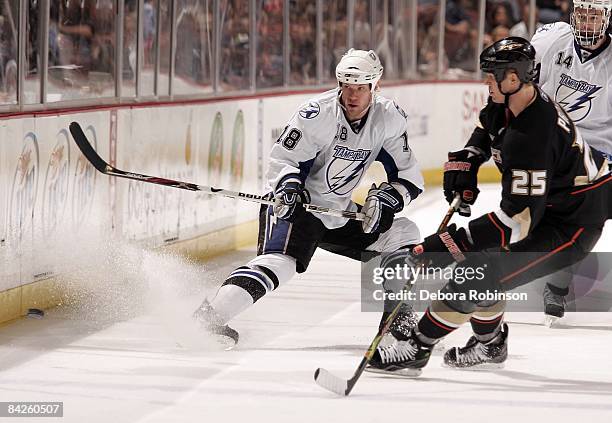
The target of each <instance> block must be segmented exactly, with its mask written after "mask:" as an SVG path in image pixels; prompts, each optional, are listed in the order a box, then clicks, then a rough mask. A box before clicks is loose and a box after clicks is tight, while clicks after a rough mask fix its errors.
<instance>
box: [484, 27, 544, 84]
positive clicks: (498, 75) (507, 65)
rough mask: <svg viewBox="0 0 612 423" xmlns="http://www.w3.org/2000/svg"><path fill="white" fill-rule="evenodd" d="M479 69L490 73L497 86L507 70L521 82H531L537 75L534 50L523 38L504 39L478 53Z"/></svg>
mask: <svg viewBox="0 0 612 423" xmlns="http://www.w3.org/2000/svg"><path fill="white" fill-rule="evenodd" d="M480 69H481V70H482V71H483V72H485V73H492V74H493V75H494V76H495V80H496V81H497V83H498V84H499V83H501V81H503V80H504V77H505V76H506V71H507V70H508V69H512V70H514V71H516V73H517V75H518V77H519V79H520V81H521V82H523V83H527V82H531V81H532V80H533V79H534V78H535V77H536V74H537V71H536V68H535V49H534V48H533V46H532V45H531V43H530V42H529V41H527V40H526V39H524V38H521V37H507V38H504V39H503V40H499V41H497V42H496V43H493V44H492V45H490V46H489V47H487V48H485V49H484V50H483V51H482V53H480Z"/></svg>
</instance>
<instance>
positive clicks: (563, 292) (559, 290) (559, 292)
mask: <svg viewBox="0 0 612 423" xmlns="http://www.w3.org/2000/svg"><path fill="white" fill-rule="evenodd" d="M546 286H547V287H548V289H550V292H552V293H553V294H555V295H560V296H562V297H565V296H567V294H569V287H567V288H559V287H558V286H554V285H552V284H549V283H547V284H546Z"/></svg>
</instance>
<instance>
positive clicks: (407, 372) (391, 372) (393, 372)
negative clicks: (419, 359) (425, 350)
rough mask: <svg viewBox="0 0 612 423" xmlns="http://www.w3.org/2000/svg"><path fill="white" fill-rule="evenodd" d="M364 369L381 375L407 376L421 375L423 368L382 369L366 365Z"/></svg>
mask: <svg viewBox="0 0 612 423" xmlns="http://www.w3.org/2000/svg"><path fill="white" fill-rule="evenodd" d="M365 371H366V372H368V373H378V374H381V375H387V376H399V377H407V378H413V377H419V376H421V373H423V369H409V368H406V369H399V370H383V369H377V368H376V367H372V366H368V367H366V368H365Z"/></svg>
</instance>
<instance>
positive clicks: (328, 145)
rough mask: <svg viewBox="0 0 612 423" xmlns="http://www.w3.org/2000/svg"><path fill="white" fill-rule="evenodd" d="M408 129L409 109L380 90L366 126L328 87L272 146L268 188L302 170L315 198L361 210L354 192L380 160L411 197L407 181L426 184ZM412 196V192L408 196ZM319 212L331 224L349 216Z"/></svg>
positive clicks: (420, 186)
mask: <svg viewBox="0 0 612 423" xmlns="http://www.w3.org/2000/svg"><path fill="white" fill-rule="evenodd" d="M406 130H407V122H406V114H405V113H404V111H403V110H402V109H401V108H399V107H398V106H397V105H396V104H395V103H394V102H393V101H391V100H388V99H386V98H384V97H381V96H380V95H377V96H376V97H375V100H374V102H373V104H372V105H371V106H370V109H369V111H368V114H367V118H366V119H365V123H363V126H361V127H360V128H359V129H358V130H354V129H353V127H352V126H351V125H350V124H349V122H348V121H347V120H346V117H345V116H344V112H343V109H342V107H341V106H340V102H339V89H333V90H330V91H326V92H324V93H322V94H321V95H319V96H317V97H315V98H313V99H311V100H310V101H308V102H307V103H305V104H304V105H302V106H301V107H300V109H299V110H298V112H296V113H295V115H293V117H292V118H291V120H290V121H289V123H288V124H287V127H286V128H285V131H284V132H283V133H282V135H281V136H280V137H279V139H278V140H277V141H276V144H274V146H273V147H272V151H271V154H270V167H269V169H268V173H267V175H266V179H267V189H269V190H270V191H273V190H274V189H275V188H276V187H277V185H278V183H279V182H280V181H281V179H283V178H285V177H287V176H288V175H299V178H300V180H302V181H303V182H304V184H305V187H306V189H307V190H308V191H309V192H310V195H311V198H312V200H311V202H312V204H316V205H320V206H324V207H330V208H335V209H343V210H356V209H357V207H356V205H355V204H354V203H353V202H352V201H351V193H352V192H353V190H354V189H355V188H356V187H357V185H358V184H359V181H360V180H361V178H362V177H363V175H364V173H365V172H366V170H367V169H368V168H369V167H370V165H371V164H372V163H373V162H374V161H379V162H381V163H382V164H383V166H384V168H385V171H386V173H387V178H388V181H389V182H391V183H393V185H394V186H396V187H398V188H399V189H398V191H400V192H402V194H403V195H405V196H406V195H407V196H408V197H409V195H408V194H407V189H406V187H407V186H408V187H409V185H410V184H412V185H414V186H415V187H417V188H418V189H420V190H421V191H422V190H423V189H424V188H423V185H424V184H423V177H422V175H421V172H420V170H419V167H418V165H417V162H416V159H415V157H414V154H413V153H412V151H411V149H410V147H409V146H408V137H407V135H406ZM405 181H407V182H408V183H409V184H406V182H405ZM409 188H411V187H409ZM409 202H410V198H406V199H405V201H404V203H405V204H408V203H409ZM315 215H316V216H317V218H319V219H320V220H321V221H322V222H323V224H324V225H325V226H326V227H327V228H329V229H334V228H338V227H341V226H343V225H344V224H345V223H346V222H347V219H346V218H341V217H334V216H327V215H318V214H315Z"/></svg>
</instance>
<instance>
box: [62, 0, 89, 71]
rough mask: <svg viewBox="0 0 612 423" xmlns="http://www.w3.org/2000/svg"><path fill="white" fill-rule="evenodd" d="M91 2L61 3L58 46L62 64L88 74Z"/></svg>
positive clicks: (66, 1)
mask: <svg viewBox="0 0 612 423" xmlns="http://www.w3.org/2000/svg"><path fill="white" fill-rule="evenodd" d="M90 3H91V0H83V1H81V0H65V1H62V2H59V15H58V18H59V19H58V24H57V29H58V33H59V34H58V45H59V53H60V64H62V65H76V66H78V67H79V68H80V69H81V70H83V71H85V72H87V71H88V70H89V66H90V57H91V40H92V37H93V26H92V23H91V16H90V10H91V4H90Z"/></svg>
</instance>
